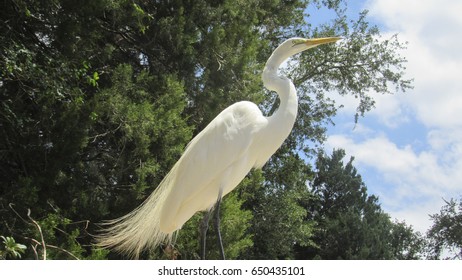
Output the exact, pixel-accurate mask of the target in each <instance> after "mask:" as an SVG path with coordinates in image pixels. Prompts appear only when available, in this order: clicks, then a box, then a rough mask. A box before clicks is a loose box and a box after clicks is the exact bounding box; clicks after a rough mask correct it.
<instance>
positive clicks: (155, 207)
mask: <svg viewBox="0 0 462 280" xmlns="http://www.w3.org/2000/svg"><path fill="white" fill-rule="evenodd" d="M336 40H338V38H322V39H301V38H292V39H289V40H287V41H285V42H284V43H282V44H281V45H280V46H279V47H278V48H277V49H276V50H275V51H274V52H273V54H272V55H271V57H270V58H269V59H268V61H267V63H266V66H265V69H264V70H263V75H262V78H263V83H264V85H265V87H266V88H267V89H269V90H273V91H275V92H276V93H277V94H278V95H279V99H280V106H279V108H278V110H277V111H276V112H275V113H274V114H273V115H272V116H269V117H265V116H264V115H263V114H262V112H261V111H260V109H259V108H258V106H257V105H255V104H254V103H252V102H248V101H241V102H238V103H235V104H233V105H231V106H229V107H228V108H226V109H225V110H223V111H222V112H221V113H220V114H219V115H218V116H217V117H215V119H214V120H212V122H210V124H209V125H208V126H207V127H206V128H205V129H204V130H202V131H201V132H200V133H199V134H198V135H197V136H196V137H195V138H194V139H193V140H192V141H191V142H190V143H189V144H188V146H187V147H186V150H185V152H184V153H183V155H182V156H181V158H180V159H179V160H178V162H177V163H176V164H175V165H174V166H173V168H172V169H171V170H170V172H169V173H168V174H167V176H166V177H165V178H164V180H163V181H162V182H161V184H160V185H159V186H158V187H157V189H156V190H155V191H154V192H153V193H152V194H151V195H150V197H149V198H148V199H147V200H146V201H145V202H144V203H143V204H142V205H141V206H140V207H138V208H137V209H135V210H134V211H133V212H131V213H129V214H127V215H126V216H124V217H121V218H119V219H117V220H114V221H111V222H109V224H110V227H109V228H108V229H107V231H106V233H105V234H103V235H102V236H100V237H99V244H100V245H102V246H105V247H116V249H118V250H120V251H122V252H125V253H128V254H130V255H134V256H135V257H137V256H138V255H139V253H140V251H141V250H143V249H144V248H146V247H155V246H157V245H159V244H160V243H162V242H165V241H166V242H169V241H170V240H171V238H172V235H173V234H174V233H175V232H176V231H177V230H179V229H180V228H181V227H182V226H183V224H184V223H185V222H186V221H188V220H189V219H190V218H191V217H192V216H193V215H194V214H195V213H196V212H198V211H203V210H210V209H211V208H212V207H213V205H214V204H215V203H216V202H217V200H221V197H223V196H225V195H226V194H227V193H229V192H230V191H232V190H233V189H234V188H235V187H236V186H237V185H238V184H239V183H240V182H241V180H242V179H243V178H244V177H245V176H246V175H247V173H248V172H249V171H250V170H251V169H252V168H260V167H262V166H263V165H264V164H265V163H266V162H267V161H268V159H269V158H270V157H271V156H272V155H273V154H274V152H276V150H277V149H278V148H279V147H280V146H281V145H282V143H283V142H284V140H285V139H286V138H287V136H288V135H289V133H290V131H291V130H292V127H293V125H294V122H295V118H296V116H297V108H298V102H297V101H298V99H297V94H296V91H295V87H294V85H293V84H292V82H291V81H290V80H289V79H287V78H286V77H282V76H278V74H277V69H278V67H279V66H280V65H281V63H282V62H284V61H285V60H286V59H287V58H289V57H290V56H292V55H294V54H296V53H299V52H301V51H303V50H306V49H308V48H311V47H314V46H317V45H320V44H324V43H329V42H335V41H336Z"/></svg>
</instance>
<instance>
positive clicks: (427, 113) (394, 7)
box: [366, 0, 462, 128]
mask: <svg viewBox="0 0 462 280" xmlns="http://www.w3.org/2000/svg"><path fill="white" fill-rule="evenodd" d="M366 6H367V8H368V9H369V10H370V15H371V16H372V17H373V18H375V19H377V20H378V21H380V22H381V23H382V24H383V25H385V27H386V28H387V29H388V30H387V32H389V33H398V34H399V38H400V39H401V40H403V41H408V42H409V46H408V49H407V50H406V51H405V52H404V53H403V55H404V56H405V57H406V58H407V59H408V61H409V62H408V64H407V66H408V70H407V72H408V73H409V76H411V77H413V78H415V82H414V85H415V90H414V92H415V94H408V95H407V98H405V99H403V101H405V102H406V103H407V104H406V105H408V106H410V107H412V108H413V109H414V111H415V113H416V115H417V117H418V118H419V120H420V121H422V122H423V123H424V124H425V125H427V126H428V127H448V128H454V127H456V126H462V110H460V108H462V79H461V72H462V71H461V69H460V68H461V65H462V52H461V51H460V50H461V47H462V36H460V30H462V17H460V11H461V10H462V2H461V1H454V0H443V1H440V0H426V1H418V0H407V1H402V0H370V1H368V2H367V5H366Z"/></svg>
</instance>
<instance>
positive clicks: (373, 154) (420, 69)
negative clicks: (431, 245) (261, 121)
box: [312, 0, 462, 232]
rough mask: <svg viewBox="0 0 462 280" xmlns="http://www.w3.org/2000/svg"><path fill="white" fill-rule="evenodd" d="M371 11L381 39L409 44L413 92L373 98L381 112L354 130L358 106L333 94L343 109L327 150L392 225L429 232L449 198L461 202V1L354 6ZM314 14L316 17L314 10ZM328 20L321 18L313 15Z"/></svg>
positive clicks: (357, 2) (351, 7)
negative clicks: (338, 153)
mask: <svg viewBox="0 0 462 280" xmlns="http://www.w3.org/2000/svg"><path fill="white" fill-rule="evenodd" d="M363 9H368V10H369V17H368V20H369V22H372V23H374V24H376V25H377V26H379V28H380V30H381V34H382V35H383V38H385V39H386V38H389V37H390V36H392V35H393V34H398V38H399V39H400V40H401V41H403V42H405V41H407V42H408V43H409V44H408V48H407V49H406V50H404V51H403V52H402V55H403V56H405V57H406V58H407V59H408V63H407V64H406V66H407V70H406V77H407V78H413V79H414V82H413V86H414V89H411V90H408V91H407V92H406V93H396V94H394V95H374V94H373V96H375V100H376V108H375V109H373V110H372V111H371V112H369V113H367V114H366V116H365V117H364V118H361V119H360V120H359V124H357V125H356V127H355V124H354V119H353V115H354V113H355V110H356V107H357V101H356V100H355V99H354V98H353V97H340V96H338V95H333V96H332V97H333V98H335V100H336V102H337V104H343V105H344V106H345V107H344V108H342V109H340V110H339V112H338V115H337V116H336V117H335V119H334V121H335V123H336V125H335V126H334V127H329V130H328V140H327V143H326V146H325V149H326V152H327V153H328V154H330V153H331V152H332V149H334V148H343V149H345V151H346V153H347V156H348V158H349V156H354V157H355V166H356V167H357V169H358V170H359V172H360V174H361V175H362V177H363V180H364V181H365V183H366V185H367V187H368V190H369V193H370V194H375V195H378V196H379V199H380V202H381V204H382V208H383V209H384V210H385V211H386V212H387V213H389V214H390V215H391V216H392V218H394V219H397V220H400V221H402V220H405V221H406V223H408V224H410V225H412V226H413V227H414V228H415V229H417V230H419V231H421V232H426V231H427V229H428V228H429V227H430V226H431V224H432V223H431V220H430V219H429V214H434V213H438V212H439V210H440V208H441V207H442V206H443V205H444V201H443V198H444V199H450V198H459V197H461V196H462V70H461V69H460V68H461V67H462V52H461V49H462V48H461V47H462V33H461V30H462V17H461V16H460V11H462V1H455V0H425V1H421V0H420V1H419V0H405V1H403V0H350V1H348V13H349V14H350V15H352V16H355V15H356V14H357V13H358V12H359V11H360V10H363ZM312 13H314V11H312ZM322 16H328V15H324V12H319V14H317V15H313V17H314V18H315V20H316V21H318V20H319V17H322Z"/></svg>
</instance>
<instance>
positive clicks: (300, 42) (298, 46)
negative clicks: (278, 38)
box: [280, 37, 341, 56]
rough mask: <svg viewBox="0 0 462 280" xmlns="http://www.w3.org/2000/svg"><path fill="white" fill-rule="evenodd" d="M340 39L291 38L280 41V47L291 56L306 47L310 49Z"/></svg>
mask: <svg viewBox="0 0 462 280" xmlns="http://www.w3.org/2000/svg"><path fill="white" fill-rule="evenodd" d="M340 39H341V38H340V37H326V38H314V39H304V38H291V39H288V40H286V41H285V42H284V43H282V44H281V46H280V47H281V48H284V51H286V52H287V53H291V55H290V56H292V55H295V54H297V53H299V52H302V51H305V50H307V49H311V48H314V47H317V46H320V45H324V44H328V43H334V42H337V41H338V40H340Z"/></svg>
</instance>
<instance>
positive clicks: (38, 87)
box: [0, 0, 460, 259]
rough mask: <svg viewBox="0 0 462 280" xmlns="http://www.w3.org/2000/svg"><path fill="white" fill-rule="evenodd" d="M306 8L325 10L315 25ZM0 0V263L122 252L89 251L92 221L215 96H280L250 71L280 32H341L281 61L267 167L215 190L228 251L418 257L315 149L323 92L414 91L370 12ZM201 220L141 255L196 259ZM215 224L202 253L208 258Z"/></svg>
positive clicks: (321, 133)
mask: <svg viewBox="0 0 462 280" xmlns="http://www.w3.org/2000/svg"><path fill="white" fill-rule="evenodd" d="M308 5H312V7H313V8H314V9H316V8H326V9H330V10H332V12H333V13H334V14H335V15H336V18H335V19H334V20H332V21H328V22H325V23H324V24H322V25H319V26H313V25H311V24H310V15H308V14H306V7H307V6H308ZM1 6H2V9H1V10H0V20H1V24H2V28H1V29H0V49H1V53H0V56H1V60H0V73H1V80H0V235H1V236H2V244H1V245H2V246H0V258H14V257H19V256H21V257H22V258H27V259H35V258H47V259H73V258H79V259H85V258H88V259H105V258H123V257H124V256H120V255H117V254H115V253H112V252H109V251H107V250H102V249H99V248H95V247H94V246H92V236H91V235H92V234H96V233H97V232H98V229H99V226H98V224H97V223H98V222H101V221H102V220H105V219H111V218H115V217H119V216H121V215H123V214H125V213H127V212H129V211H130V210H132V209H133V208H135V207H136V206H137V205H139V204H140V203H141V202H142V201H143V199H145V198H146V196H147V195H149V194H150V193H151V192H152V191H153V189H154V188H155V187H156V186H157V184H158V183H159V182H160V181H161V180H162V178H163V176H164V175H165V174H166V173H167V172H168V170H169V168H170V167H171V166H172V165H173V164H174V162H175V161H176V160H177V159H178V158H179V156H180V155H181V152H182V150H183V148H184V147H185V145H186V144H187V143H188V141H189V140H190V139H191V138H192V137H193V136H194V135H195V134H197V133H198V132H199V131H200V130H201V129H202V128H204V127H205V126H206V125H207V123H208V122H209V121H210V120H212V118H213V117H214V116H215V115H216V114H217V113H218V112H220V111H221V110H222V109H224V108H225V107H227V106H229V105H230V104H232V103H233V102H235V101H239V100H250V101H253V102H256V103H257V104H260V105H261V109H262V110H263V111H264V112H265V113H267V114H271V113H272V112H273V111H274V109H275V108H276V107H277V104H278V100H277V98H276V96H275V95H274V94H272V93H270V92H267V91H265V90H263V88H262V83H261V79H260V74H261V69H262V68H263V65H264V63H265V61H266V59H267V58H268V56H269V55H270V53H271V51H272V50H273V49H274V48H275V47H276V46H277V45H278V44H279V43H281V42H282V41H283V40H284V39H286V38H288V37H292V36H301V37H317V36H330V35H337V36H342V37H343V38H344V40H342V41H341V42H340V43H338V44H336V45H334V44H332V45H328V46H323V47H320V48H317V49H314V50H311V51H309V52H305V53H303V54H302V55H299V56H297V57H296V58H295V59H294V60H292V61H291V62H289V63H288V66H287V68H286V70H285V71H286V74H288V75H289V76H291V78H292V79H293V80H294V81H295V83H296V85H297V87H298V88H299V97H300V111H299V112H300V113H299V117H298V119H297V123H296V125H295V128H294V131H293V133H292V134H291V135H290V137H289V139H287V141H286V142H285V143H284V145H283V147H282V148H281V149H280V150H279V151H278V152H277V153H276V155H275V156H273V157H272V158H271V160H270V161H269V163H268V164H267V165H266V166H265V167H264V168H263V170H255V171H252V172H251V173H250V174H249V175H248V176H247V178H245V180H244V181H243V182H242V183H241V184H240V185H239V187H238V188H237V189H236V190H235V191H234V192H232V193H231V194H229V195H228V196H227V197H226V199H225V201H224V205H223V207H222V209H221V210H222V213H221V214H222V215H223V221H222V231H223V238H224V244H225V251H226V254H227V256H228V257H229V258H231V259H293V258H303V259H313V258H317V259H319V258H321V259H338V258H341V259H414V258H421V257H422V252H423V248H424V247H425V240H424V239H423V237H422V236H421V235H420V234H419V233H417V232H415V231H414V230H413V229H412V228H411V227H409V226H407V225H406V224H405V223H404V222H398V221H391V220H390V217H389V216H388V215H387V214H386V213H384V212H383V210H382V209H381V207H380V203H379V198H377V197H375V196H373V195H368V194H367V187H366V186H365V184H364V182H363V181H362V180H361V176H360V175H359V174H358V173H357V171H356V169H355V168H354V166H353V159H350V160H349V161H346V160H345V159H344V156H345V154H344V152H343V151H342V150H336V151H334V152H333V154H332V155H326V154H323V153H322V152H319V151H320V147H322V143H323V141H324V139H325V137H326V134H325V132H326V131H325V130H326V128H325V127H326V124H327V123H329V122H331V117H332V116H334V115H335V113H336V109H337V107H336V105H335V104H334V103H333V101H332V100H330V99H328V98H327V97H326V96H324V93H325V92H329V91H335V92H338V93H339V94H343V95H345V94H352V95H354V96H356V97H357V98H358V100H359V106H358V111H357V115H356V119H357V118H358V117H359V116H361V115H362V114H364V113H365V112H367V111H368V110H370V109H372V107H373V96H370V95H368V94H369V93H370V92H375V93H378V94H384V93H393V92H395V91H404V90H406V89H407V88H409V87H410V81H408V80H404V79H403V78H402V74H403V70H404V63H405V59H404V58H402V57H400V56H399V55H398V52H397V51H398V50H400V49H402V48H404V47H405V46H404V45H403V44H402V43H400V41H399V40H398V39H397V37H391V38H381V36H380V33H379V30H378V29H377V28H376V27H374V26H370V25H369V24H368V22H367V12H366V11H364V12H363V13H361V14H359V15H358V16H357V17H355V18H347V17H346V8H347V5H346V1H341V0H316V1H315V0H313V1H303V0H299V1H297V0H295V1H282V0H251V1H231V0H228V1H227V0H223V1H210V0H198V1H180V0H177V1H174V0H173V1H172V0H171V1H150V0H100V1H90V0H80V1H71V0H50V1H32V0H2V1H1ZM352 117H354V116H352ZM345 162H346V163H345ZM201 216H202V213H198V214H197V215H196V216H194V217H193V218H192V219H191V220H190V221H189V222H188V223H187V224H185V226H184V227H183V229H182V230H181V231H180V233H179V235H178V237H177V239H176V242H175V246H174V247H162V248H158V249H156V250H153V251H151V252H146V253H145V255H143V257H144V258H163V259H175V258H180V259H197V258H199V254H198V253H199V248H198V246H199V245H198V240H199V236H198V234H199V232H198V227H199V223H200V220H201ZM459 216H460V214H459ZM438 217H439V216H434V219H435V220H438V219H439V218H438ZM210 232H211V234H209V237H208V238H210V240H208V244H210V246H209V247H208V252H207V256H208V258H212V259H213V258H218V257H219V255H218V251H217V248H216V247H215V246H216V245H215V244H216V242H215V240H214V238H216V237H215V235H214V234H213V229H212V228H211V229H210ZM440 232H441V231H440ZM458 240H459V241H458V242H459V243H458V244H459V246H460V237H459V239H458ZM451 244H452V243H451ZM24 245H25V246H24ZM435 254H438V252H436V253H435Z"/></svg>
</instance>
